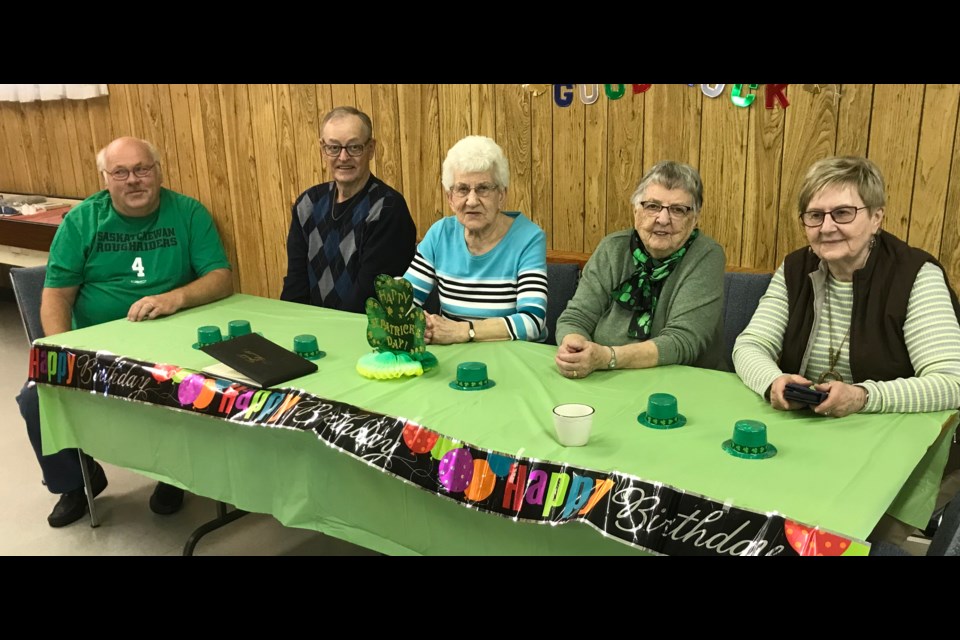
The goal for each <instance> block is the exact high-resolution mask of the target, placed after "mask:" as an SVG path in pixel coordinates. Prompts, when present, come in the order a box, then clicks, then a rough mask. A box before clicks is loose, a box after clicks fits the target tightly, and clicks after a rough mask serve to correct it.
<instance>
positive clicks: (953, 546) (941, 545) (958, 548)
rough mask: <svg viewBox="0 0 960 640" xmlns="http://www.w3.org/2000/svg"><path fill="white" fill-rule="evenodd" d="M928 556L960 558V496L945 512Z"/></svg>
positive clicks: (954, 497)
mask: <svg viewBox="0 0 960 640" xmlns="http://www.w3.org/2000/svg"><path fill="white" fill-rule="evenodd" d="M954 446H956V445H954ZM927 555H928V556H960V494H957V495H955V496H953V499H952V500H951V501H950V502H948V503H947V507H946V508H945V509H944V510H943V519H942V520H940V524H939V526H937V532H936V533H934V534H933V539H931V540H930V548H929V549H927Z"/></svg>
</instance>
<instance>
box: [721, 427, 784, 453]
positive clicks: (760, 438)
mask: <svg viewBox="0 0 960 640" xmlns="http://www.w3.org/2000/svg"><path fill="white" fill-rule="evenodd" d="M723 450H724V451H726V452H727V453H729V454H730V455H732V456H736V457H738V458H746V459H748V460H760V459H763V458H772V457H773V456H775V455H777V448H776V447H775V446H773V445H772V444H770V443H769V442H767V425H765V424H763V423H762V422H760V421H758V420H737V423H736V424H735V425H734V427H733V438H731V439H730V440H726V441H724V443H723Z"/></svg>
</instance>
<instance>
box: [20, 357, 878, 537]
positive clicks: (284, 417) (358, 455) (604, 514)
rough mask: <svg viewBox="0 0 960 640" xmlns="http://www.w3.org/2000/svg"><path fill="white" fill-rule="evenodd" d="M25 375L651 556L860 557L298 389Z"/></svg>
mask: <svg viewBox="0 0 960 640" xmlns="http://www.w3.org/2000/svg"><path fill="white" fill-rule="evenodd" d="M29 378H30V379H31V380H33V381H34V382H38V383H42V384H49V385H55V386H62V387H69V388H73V389H81V390H86V391H92V392H95V393H97V394H99V395H103V396H107V397H111V398H124V399H127V400H134V401H139V402H146V403H150V404H155V405H159V406H163V407H171V408H175V409H181V410H186V411H191V412H194V413H199V414H203V415H208V416H213V417H217V418H220V419H223V420H229V421H231V422H237V423H241V424H245V425H252V426H260V427H273V428H285V429H297V430H301V431H308V430H309V431H313V432H314V433H315V434H316V435H317V436H318V437H319V439H320V440H321V441H323V442H324V443H326V444H328V445H330V446H331V447H334V448H336V449H338V450H339V451H342V452H344V453H346V454H348V455H350V456H352V457H353V458H355V459H357V460H360V461H362V462H365V463H366V464H368V465H370V466H372V467H374V468H377V469H379V470H380V471H382V472H383V473H387V474H390V475H392V476H394V477H397V478H399V479H401V480H404V481H406V482H409V483H411V484H414V485H416V486H418V487H420V488H422V489H424V490H427V491H430V492H432V493H434V494H436V495H439V496H442V497H445V498H448V499H450V500H453V501H455V502H457V503H459V504H461V505H464V506H467V507H470V508H475V509H479V510H482V511H486V512H488V513H492V514H497V515H500V516H503V517H507V518H512V519H515V520H523V521H526V522H534V523H540V524H553V525H556V524H562V523H565V522H573V521H580V522H584V523H587V524H589V525H591V526H592V527H594V528H595V529H597V530H598V531H601V532H603V533H605V534H606V535H608V536H610V537H612V538H615V539H616V540H619V541H620V542H623V543H625V544H629V545H632V546H635V547H639V548H642V549H645V550H647V551H650V552H653V553H657V554H667V555H712V556H756V555H764V556H796V555H866V554H867V551H868V550H869V545H867V544H866V543H864V542H862V541H859V540H856V539H854V538H851V537H848V536H842V535H837V534H834V533H830V532H827V531H824V530H822V529H819V528H816V527H810V526H806V525H803V524H800V523H797V522H794V521H791V520H788V519H786V518H784V517H783V516H781V515H779V514H776V513H773V514H765V513H756V512H753V511H750V510H747V509H742V508H739V507H735V506H732V505H729V504H723V503H721V502H717V501H715V500H711V499H709V498H706V497H703V496H700V495H697V494H693V493H687V492H684V491H681V490H677V489H674V488H673V487H669V486H665V485H662V484H659V483H654V482H647V481H644V480H640V479H639V478H636V477H633V476H629V475H624V474H621V473H618V472H601V471H594V470H592V469H584V468H580V467H574V466H571V465H568V464H558V463H554V462H549V461H541V460H535V459H532V458H523V457H519V456H512V455H506V454H503V453H498V452H495V451H491V450H489V449H483V448H480V447H477V446H475V445H472V444H469V443H466V442H461V441H458V440H454V439H452V438H448V437H446V436H444V435H442V434H441V433H438V432H437V431H433V430H431V429H428V428H426V427H424V426H422V425H419V424H417V423H415V422H412V421H409V420H405V419H404V418H400V417H393V416H387V415H382V414H378V413H373V412H370V411H365V410H363V409H361V408H359V407H355V406H352V405H349V404H345V403H341V402H336V401H333V400H327V399H324V398H319V397H317V396H314V395H312V394H309V393H307V392H305V391H303V390H299V389H293V388H282V389H261V388H257V387H249V386H246V385H244V384H241V383H239V382H234V381H232V380H225V379H222V378H216V377H211V376H209V375H206V374H204V373H201V372H197V371H193V370H190V369H183V368H181V367H176V366H172V365H167V364H151V363H149V362H144V361H139V360H133V359H130V358H125V357H123V356H116V355H113V354H107V353H103V352H100V353H95V352H91V351H83V350H74V349H68V348H66V347H57V346H47V345H43V346H37V347H33V348H32V349H31V351H30V368H29ZM68 408H69V407H68Z"/></svg>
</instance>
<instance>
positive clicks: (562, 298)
mask: <svg viewBox="0 0 960 640" xmlns="http://www.w3.org/2000/svg"><path fill="white" fill-rule="evenodd" d="M579 281H580V266H579V265H577V264H564V263H552V262H551V263H547V332H548V333H547V339H546V340H545V344H552V345H556V344H557V318H559V317H560V314H561V313H563V310H564V309H566V308H567V303H568V302H570V298H572V297H573V294H574V293H576V292H577V283H578V282H579Z"/></svg>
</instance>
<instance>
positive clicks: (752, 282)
mask: <svg viewBox="0 0 960 640" xmlns="http://www.w3.org/2000/svg"><path fill="white" fill-rule="evenodd" d="M771 278H773V274H772V273H735V272H732V271H728V272H726V273H724V274H723V345H724V363H725V364H726V367H727V371H733V343H734V342H736V340H737V336H739V335H740V334H741V333H742V332H743V330H744V329H746V328H747V324H748V323H749V322H750V318H752V317H753V312H754V311H756V310H757V304H758V303H759V302H760V298H761V297H762V296H763V294H764V293H765V292H766V291H767V286H768V285H769V284H770V279H771Z"/></svg>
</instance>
